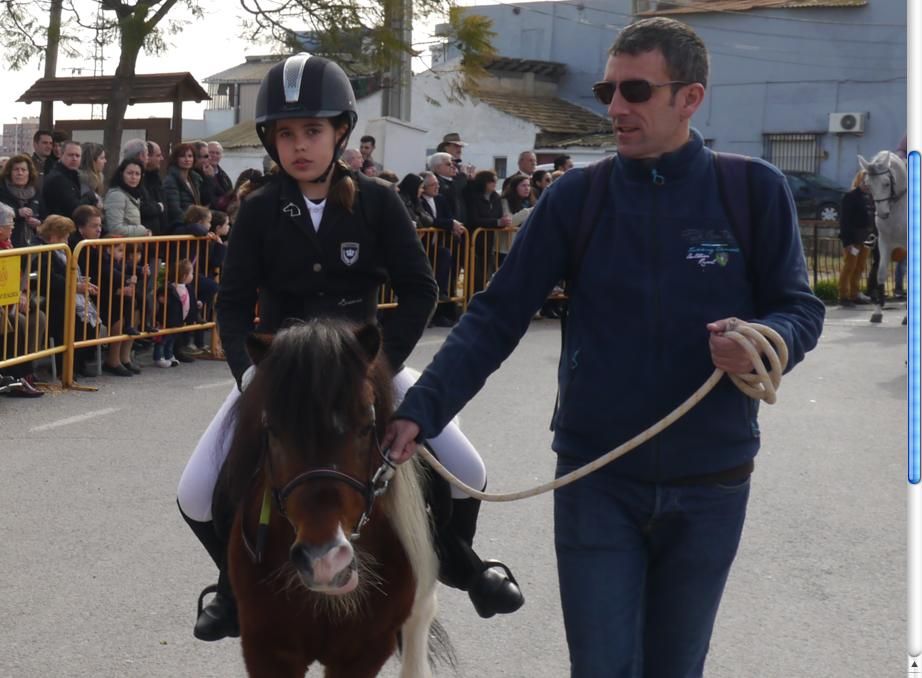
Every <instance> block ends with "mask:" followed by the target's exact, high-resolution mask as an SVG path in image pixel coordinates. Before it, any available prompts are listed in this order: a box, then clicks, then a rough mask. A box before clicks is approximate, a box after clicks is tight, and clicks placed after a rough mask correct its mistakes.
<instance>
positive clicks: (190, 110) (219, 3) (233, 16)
mask: <svg viewBox="0 0 922 678" xmlns="http://www.w3.org/2000/svg"><path fill="white" fill-rule="evenodd" d="M507 1H508V0H503V2H507ZM531 1H534V0H531ZM77 3H78V5H80V4H85V5H86V6H87V7H88V8H91V7H92V6H94V3H92V2H90V0H77ZM497 3H498V0H457V4H459V5H482V4H497ZM202 5H203V6H204V7H205V18H204V19H202V20H195V21H193V20H191V19H189V23H188V25H187V27H186V28H185V29H184V30H183V32H182V33H181V34H180V35H174V36H170V37H169V41H170V42H171V43H172V45H173V46H172V47H171V48H170V49H169V50H168V51H167V52H166V53H165V54H162V55H160V56H157V57H151V56H147V55H145V54H143V53H142V54H141V56H140V57H139V58H138V68H137V72H138V73H158V72H159V73H172V72H183V71H189V72H190V73H192V75H193V76H194V77H195V78H196V79H197V80H198V81H199V82H201V81H202V80H203V79H204V78H206V77H208V76H209V75H213V74H214V73H218V72H219V71H223V70H225V69H227V68H231V67H232V66H235V65H237V64H239V63H241V62H242V61H243V58H244V55H246V54H261V53H267V52H269V51H270V50H269V49H268V48H267V47H266V46H265V45H254V44H252V43H249V42H247V41H245V40H243V39H241V38H240V37H239V33H240V28H239V25H240V23H239V21H240V16H241V15H242V10H241V9H240V7H239V4H238V2H236V0H202ZM232 7H233V9H234V11H233V12H231V11H229V10H230V8H232ZM218 8H220V10H219V9H218ZM180 11H181V10H180V9H178V8H177V9H174V10H173V12H172V13H171V15H170V16H173V15H174V14H176V15H177V16H180ZM428 31H429V27H424V26H417V27H416V30H415V31H414V36H413V39H414V41H415V42H421V41H424V40H426V39H427V33H428ZM104 56H105V58H106V62H105V63H106V66H105V74H106V75H111V74H112V73H113V72H114V71H115V66H116V64H117V60H118V45H109V46H107V48H106V49H105V51H104ZM417 66H418V64H417ZM81 67H82V68H83V73H82V75H93V63H92V61H88V62H83V63H80V62H73V61H69V60H66V59H62V58H59V61H58V76H59V77H67V76H72V75H81V73H78V72H75V71H74V70H73V69H75V68H77V69H79V68H81ZM40 77H42V66H41V64H40V63H38V62H37V61H36V62H35V63H32V64H29V66H27V67H26V68H24V69H23V70H21V71H4V72H3V76H2V84H3V87H2V90H3V95H2V98H0V123H4V122H7V123H10V122H16V121H17V120H18V119H19V118H20V117H25V116H33V115H34V116H38V114H39V108H40V106H39V104H37V103H36V104H30V105H26V104H23V103H17V102H16V99H18V98H19V97H20V96H21V95H22V94H23V92H25V91H26V90H27V89H28V88H29V87H30V86H31V85H32V83H34V82H35V81H36V80H37V79H38V78H40ZM206 89H207V86H206ZM204 107H205V104H204V103H203V104H196V103H195V102H187V103H185V104H184V105H183V117H186V118H201V117H202V111H203V110H204ZM170 111H171V108H170V105H169V104H166V105H163V104H156V105H155V104H146V105H139V106H132V107H130V108H129V109H128V114H127V115H128V117H131V118H145V117H150V116H166V117H169V116H170ZM54 113H55V118H56V119H75V118H76V119H79V118H88V117H90V107H89V106H65V105H64V104H62V103H60V102H58V103H55V105H54Z"/></svg>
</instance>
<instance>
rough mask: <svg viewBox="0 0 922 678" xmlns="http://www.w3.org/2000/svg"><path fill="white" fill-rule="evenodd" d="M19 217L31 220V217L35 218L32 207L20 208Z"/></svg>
mask: <svg viewBox="0 0 922 678" xmlns="http://www.w3.org/2000/svg"><path fill="white" fill-rule="evenodd" d="M19 216H21V217H25V218H29V217H31V216H33V215H32V208H31V207H20V208H19Z"/></svg>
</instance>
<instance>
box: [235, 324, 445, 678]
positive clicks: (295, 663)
mask: <svg viewBox="0 0 922 678" xmlns="http://www.w3.org/2000/svg"><path fill="white" fill-rule="evenodd" d="M380 347H381V336H380V333H379V332H378V329H377V328H376V327H374V326H371V325H368V326H365V327H361V328H355V327H354V326H351V325H348V324H346V323H340V322H336V321H326V320H324V321H310V322H307V323H303V324H299V325H295V326H293V327H291V328H289V329H286V330H283V331H282V332H280V333H279V334H278V335H276V336H275V338H274V339H273V338H271V337H266V336H253V337H251V338H250V340H249V341H248V349H249V351H250V354H251V356H252V357H253V361H254V364H256V366H257V367H256V370H255V375H254V377H253V379H252V381H251V383H250V384H249V385H248V386H247V388H246V389H245V391H244V392H243V394H242V395H241V397H240V400H239V402H238V409H237V427H236V431H235V433H234V439H233V443H232V445H231V450H230V454H229V456H228V459H227V462H226V463H225V465H224V469H225V470H224V472H223V474H222V485H221V488H222V490H223V497H224V500H225V501H231V502H235V503H233V504H232V505H233V506H237V507H238V508H237V510H236V513H235V517H234V522H233V528H232V531H231V539H230V544H229V549H228V563H229V574H230V579H231V583H232V586H233V590H234V594H235V596H236V598H237V605H238V610H239V617H240V638H241V644H242V648H243V656H244V661H245V663H246V668H247V671H248V673H249V675H250V676H252V677H253V678H289V677H290V678H301V677H302V676H304V674H305V672H306V671H307V669H308V667H309V666H310V665H311V664H313V663H314V662H319V663H320V664H322V665H323V666H324V667H326V673H325V674H324V675H325V676H326V677H327V678H364V677H366V676H367V677H369V678H371V677H372V676H376V675H378V672H379V671H380V669H381V667H382V666H383V665H384V664H385V662H387V660H388V658H389V657H390V656H391V655H392V654H393V653H394V652H395V650H396V649H397V647H398V643H400V645H401V655H402V657H401V658H402V669H401V673H400V676H401V678H428V677H429V676H431V672H430V667H429V661H428V651H427V647H428V643H429V640H430V628H432V626H433V623H434V618H435V612H436V595H435V586H436V576H437V573H438V564H437V560H436V555H435V552H434V550H433V545H432V538H431V531H430V525H429V522H428V518H427V514H426V510H425V505H424V502H423V492H422V488H421V482H422V481H421V474H420V468H419V465H418V463H417V462H416V461H412V462H408V463H405V464H402V465H400V466H399V467H397V468H394V467H392V466H391V465H390V464H389V462H387V461H386V460H385V459H384V456H383V454H382V451H381V449H380V445H379V440H380V439H381V437H382V436H383V433H384V426H385V425H386V423H387V420H388V418H389V417H390V416H391V414H392V410H393V402H392V400H393V396H392V385H391V375H390V373H389V371H388V368H387V367H386V361H385V360H384V359H383V358H379V351H380ZM433 630H435V629H433ZM436 635H438V634H436Z"/></svg>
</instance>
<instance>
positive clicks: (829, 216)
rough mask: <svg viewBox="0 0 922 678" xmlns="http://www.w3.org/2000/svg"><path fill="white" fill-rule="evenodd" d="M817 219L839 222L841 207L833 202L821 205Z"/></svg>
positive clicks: (817, 212)
mask: <svg viewBox="0 0 922 678" xmlns="http://www.w3.org/2000/svg"><path fill="white" fill-rule="evenodd" d="M816 218H817V219H819V220H820V221H838V220H839V206H838V205H836V204H834V203H831V202H830V203H826V204H825V205H820V208H819V209H818V210H817V211H816Z"/></svg>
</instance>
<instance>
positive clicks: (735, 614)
mask: <svg viewBox="0 0 922 678" xmlns="http://www.w3.org/2000/svg"><path fill="white" fill-rule="evenodd" d="M901 317H902V312H901V311H895V310H894V311H888V312H887V313H886V316H885V319H884V324H883V325H881V326H871V325H869V324H868V323H867V314H866V313H864V312H862V311H843V310H837V309H833V310H831V311H830V318H829V321H828V322H827V325H826V329H825V332H824V335H823V338H822V340H821V344H820V346H819V348H818V349H817V350H815V351H814V352H813V353H812V354H810V355H809V356H808V358H807V360H806V361H805V363H804V364H802V365H801V366H799V368H798V369H796V370H795V371H794V372H793V373H791V374H790V375H788V376H787V377H786V379H785V381H784V384H783V385H782V389H781V391H780V396H779V403H778V404H777V405H775V406H772V407H763V408H762V417H761V421H762V436H763V438H762V439H763V448H762V452H761V453H760V455H759V457H758V458H757V470H756V474H755V476H754V479H753V487H752V496H751V500H750V504H749V518H748V520H747V524H746V529H745V532H744V535H743V541H742V545H741V548H740V552H739V556H738V558H737V561H736V565H735V567H734V569H733V572H732V574H731V578H730V582H729V584H728V589H727V592H726V595H725V596H724V602H723V605H722V607H721V611H720V615H719V617H718V621H717V626H716V630H715V634H714V638H713V641H712V648H711V653H710V656H709V660H708V663H707V666H706V671H705V674H706V675H707V676H709V677H710V678H742V677H743V676H745V677H746V678H791V677H792V676H793V677H801V676H802V677H807V676H809V677H811V678H813V677H825V676H829V677H830V678H831V677H833V676H837V677H838V676H856V677H857V676H860V677H865V676H875V677H876V676H886V675H896V672H897V671H900V672H902V671H903V670H904V669H903V666H904V664H903V662H904V661H905V640H904V639H905V635H906V634H905V624H906V599H905V546H904V544H905V529H906V527H905V526H906V522H905V497H906V490H905V487H906V481H905V478H906V460H905V457H906V455H905V440H906V411H905V405H906V395H905V393H906V369H905V366H904V363H903V360H904V357H905V341H906V339H905V329H904V328H902V327H900V325H899V321H900V319H901ZM445 333H446V331H445V330H441V329H431V330H429V331H428V332H427V334H426V336H425V337H424V339H423V341H422V342H421V344H420V345H419V346H418V348H417V350H416V352H415V353H414V355H413V357H412V359H411V361H410V363H411V365H412V366H414V367H417V368H422V367H424V366H425V364H426V363H427V362H428V360H429V358H430V357H431V356H432V355H433V353H434V352H435V350H437V348H438V345H439V344H440V343H441V341H442V339H443V338H444V336H445ZM558 348H559V335H558V328H557V325H556V323H554V322H552V321H536V322H535V323H533V325H532V328H531V330H530V331H529V332H528V334H527V335H526V337H525V338H524V340H523V341H522V343H521V344H520V346H519V348H518V349H517V350H516V352H515V353H514V354H513V355H512V356H511V357H510V358H509V360H507V362H506V363H505V364H504V365H503V367H502V369H501V370H500V371H499V372H498V373H497V374H496V375H494V376H493V377H492V378H491V379H490V380H489V382H488V383H487V386H486V388H485V389H484V390H483V392H482V393H481V394H480V395H478V396H477V398H476V399H475V400H474V401H472V402H471V403H470V404H469V405H468V407H467V408H466V409H465V410H464V412H463V413H462V426H463V428H464V431H465V432H466V433H467V434H468V436H469V437H470V438H471V439H472V440H473V441H474V443H475V444H476V445H477V446H478V448H479V449H480V451H481V453H482V454H483V456H484V458H485V459H486V461H487V464H488V468H489V473H490V489H491V490H493V491H503V490H514V489H521V488H524V487H531V486H532V485H535V484H537V483H539V482H543V481H545V480H548V479H550V478H551V477H552V472H553V461H554V459H553V454H552V453H551V452H550V451H549V450H550V448H549V445H550V433H549V432H548V430H547V423H548V419H549V416H550V411H551V407H552V404H553V401H554V393H555V386H554V373H555V367H556V356H557V352H558ZM141 361H142V365H143V364H149V362H150V358H149V354H145V355H144V356H142V358H141ZM95 381H96V382H98V385H99V386H100V390H99V391H98V392H96V393H74V392H72V393H64V394H58V395H48V396H46V397H44V398H42V399H40V400H35V401H28V400H15V399H9V398H0V422H2V429H3V432H4V437H3V439H2V442H0V459H2V473H0V511H2V519H0V677H3V678H7V677H9V678H48V677H51V676H54V677H55V678H65V677H71V676H74V677H78V676H79V677H84V676H94V677H100V678H101V677H118V678H122V677H132V678H135V677H137V678H142V677H144V678H146V677H171V678H172V677H190V678H192V677H195V678H199V677H201V678H205V677H210V676H215V677H217V676H242V675H243V673H244V672H243V665H242V661H241V659H240V651H239V644H238V643H236V642H232V641H224V642H220V643H214V644H206V643H200V642H197V641H195V640H194V639H193V637H192V634H191V629H192V623H193V620H194V612H195V610H194V606H195V599H196V597H197V595H198V592H199V591H200V589H201V588H202V587H203V586H205V585H206V584H208V583H211V582H212V580H213V578H214V572H213V568H212V566H211V565H210V563H209V561H208V558H207V556H206V554H205V553H204V551H203V550H202V549H201V548H200V547H199V546H198V544H197V542H196V541H195V540H194V538H193V536H192V535H191V533H190V532H189V531H188V529H187V528H186V527H185V525H184V524H183V523H182V521H181V519H180V517H179V514H178V512H177V510H176V505H175V489H176V482H177V480H178V477H179V474H180V472H181V470H182V468H183V465H184V462H185V460H186V458H187V456H188V454H189V452H190V450H191V449H192V447H193V445H194V444H195V441H196V440H197V437H198V435H199V434H200V433H201V432H202V430H203V429H204V427H205V425H206V424H207V422H208V421H209V420H210V418H211V416H212V415H213V413H214V412H215V411H216V409H217V407H218V404H219V403H220V402H221V400H222V399H223V398H224V396H225V394H226V393H227V391H228V389H229V388H230V387H231V383H232V382H231V380H230V377H229V373H228V371H227V368H226V366H225V365H224V364H223V363H213V362H204V361H201V362H197V363H195V364H192V365H188V366H187V365H183V366H181V367H178V368H175V369H171V370H161V369H156V368H147V369H145V371H144V373H143V374H142V375H141V376H140V377H134V378H132V379H130V380H128V379H121V378H117V377H104V378H99V379H97V380H95ZM616 405H617V404H616V403H613V406H616ZM478 550H479V551H480V553H481V555H483V556H485V557H495V558H500V559H502V560H504V561H505V562H506V563H508V564H509V565H510V566H511V567H512V568H513V570H514V571H515V573H516V575H517V577H518V580H519V582H520V584H521V585H522V588H523V590H524V592H525V596H526V605H525V607H524V608H522V609H521V610H520V611H519V612H517V613H515V614H513V615H511V616H506V617H501V618H493V619H490V620H481V619H480V618H479V617H478V616H477V615H476V613H475V612H474V610H473V607H472V606H471V605H470V603H469V601H468V600H467V598H466V596H465V595H464V594H460V593H458V592H456V591H453V590H449V589H446V588H444V587H443V588H442V589H441V595H440V605H441V612H440V618H441V620H442V622H443V624H444V625H445V626H446V628H447V629H448V632H449V634H450V635H451V638H452V640H453V643H454V645H455V649H456V652H457V655H458V658H459V665H458V667H457V668H456V670H455V671H450V670H445V669H443V670H441V671H440V672H439V674H438V675H443V676H464V677H470V678H473V677H479V676H485V675H489V676H511V677H516V678H526V677H527V678H563V677H565V676H567V675H568V661H567V652H566V644H565V642H564V639H563V630H562V624H561V619H560V609H559V602H558V597H557V582H556V573H555V568H554V555H553V544H552V530H551V499H550V496H548V495H545V496H542V497H538V498H533V499H529V500H525V501H521V502H517V503H513V504H500V505H488V506H486V507H484V510H483V511H482V512H481V523H480V529H479V533H478ZM313 673H314V671H312V672H311V675H313ZM382 675H384V676H387V677H389V678H393V677H395V676H396V675H397V671H396V669H395V667H394V665H393V664H391V665H389V666H388V667H387V668H386V669H385V672H384V673H383V674H382Z"/></svg>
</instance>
